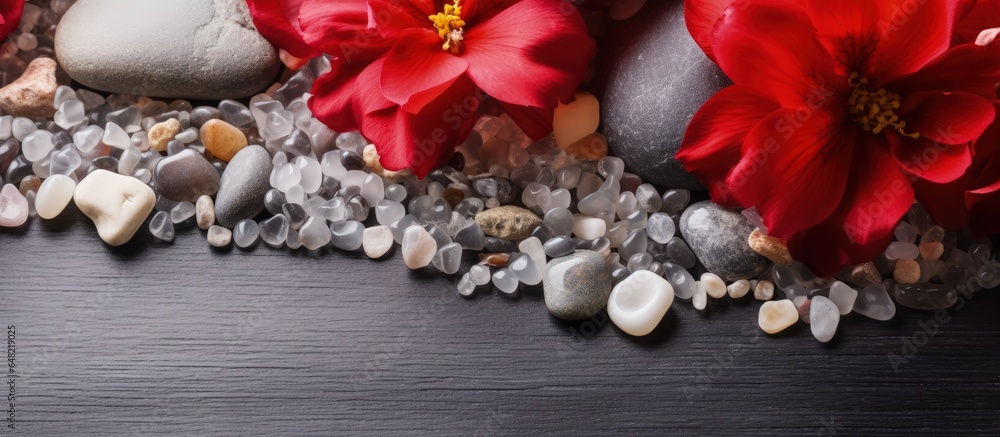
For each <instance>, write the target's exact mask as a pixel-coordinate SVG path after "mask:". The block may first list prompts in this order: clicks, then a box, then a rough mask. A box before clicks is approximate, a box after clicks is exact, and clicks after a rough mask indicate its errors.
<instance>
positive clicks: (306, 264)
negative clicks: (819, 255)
mask: <svg viewBox="0 0 1000 437" xmlns="http://www.w3.org/2000/svg"><path fill="white" fill-rule="evenodd" d="M72 208H73V207H72V206H71V209H72ZM141 232H142V233H141V234H140V236H139V237H137V238H136V239H135V240H134V241H133V242H132V243H130V244H129V245H128V246H127V247H124V248H118V249H113V248H109V247H107V246H105V245H103V244H102V243H101V242H100V241H99V240H98V238H97V236H96V232H95V231H94V230H93V225H92V224H91V223H90V222H89V221H87V220H86V219H85V218H83V217H82V216H81V215H80V214H79V212H78V211H76V210H75V209H73V210H70V211H67V212H66V213H64V215H63V216H62V217H60V218H59V219H58V220H56V221H55V222H50V223H41V222H39V221H37V220H35V221H34V222H32V224H31V226H30V228H28V229H27V230H23V231H14V232H11V231H5V232H0V265H2V266H3V280H2V284H3V285H2V292H0V324H2V325H4V326H6V325H15V326H16V331H17V362H18V370H19V373H20V380H19V381H18V385H17V390H18V391H17V394H18V400H17V420H18V421H17V430H15V431H13V432H11V431H10V430H9V429H7V428H3V432H0V435H149V434H169V435H209V434H211V435H277V434H294V435H330V434H336V435H342V434H378V435H387V434H392V435H396V434H431V435H494V434H538V433H539V432H549V433H559V434H608V433H616V434H618V433H623V434H662V433H663V432H674V433H684V434H692V433H696V432H698V433H710V434H762V435H774V434H776V433H779V434H804V435H848V434H872V433H887V432H896V433H904V434H913V433H926V434H959V433H987V434H994V435H995V434H997V433H998V432H1000V370H998V369H1000V367H998V363H1000V341H998V339H1000V323H998V322H997V314H998V312H1000V297H998V296H997V293H996V292H984V293H980V294H979V295H977V296H976V298H975V299H974V300H973V301H971V302H969V304H968V305H967V306H965V307H964V308H962V309H961V310H958V311H953V312H952V316H954V317H953V318H952V319H951V320H950V321H948V322H947V323H944V324H943V326H941V327H940V328H939V329H938V330H937V332H936V333H935V334H933V335H924V334H919V333H920V332H923V328H922V327H921V326H922V324H924V325H926V324H927V323H928V322H929V321H932V320H933V319H934V317H933V315H932V314H927V313H918V312H912V311H907V310H901V311H900V313H899V314H898V315H897V317H896V319H895V320H893V321H892V322H890V323H879V322H875V321H872V320H867V319H864V318H862V317H859V316H849V317H848V319H847V320H845V321H844V322H843V323H842V325H841V328H840V332H839V333H838V335H837V337H836V338H835V340H834V341H833V342H832V343H831V344H828V345H822V344H819V343H817V342H816V341H815V340H814V339H813V338H812V336H811V335H810V334H809V331H808V326H806V325H801V324H800V325H798V326H796V327H795V328H794V329H792V330H791V332H788V333H785V334H782V335H778V336H775V337H768V336H766V335H764V334H762V333H761V332H760V331H759V329H758V328H757V327H756V317H757V308H758V304H757V303H755V302H752V301H747V300H744V301H739V302H731V301H728V300H724V301H719V302H711V303H710V305H709V308H708V310H707V311H705V312H704V313H699V312H697V311H695V310H694V309H692V308H691V306H690V305H689V304H684V303H682V304H677V305H675V306H673V307H672V309H671V310H670V312H669V314H668V316H667V318H666V319H665V321H664V322H663V323H662V324H661V326H660V327H659V328H658V329H657V331H656V332H655V333H654V335H653V336H651V337H649V338H643V339H635V338H630V337H628V336H626V335H624V334H623V333H622V332H620V331H619V330H617V329H616V328H615V327H614V326H612V325H611V324H610V323H608V322H607V320H606V318H604V317H598V318H596V319H595V320H592V321H586V322H582V323H565V322H561V321H558V320H556V319H554V318H552V317H551V316H549V315H548V313H547V312H546V310H545V306H544V303H543V302H542V301H541V294H540V292H539V291H537V290H535V291H530V292H526V293H524V294H523V295H522V296H521V297H520V298H519V299H514V300H512V299H507V298H503V297H500V296H498V295H496V294H494V293H485V294H480V295H479V296H478V297H476V298H473V299H469V300H466V299H463V298H461V297H459V296H458V295H457V293H456V292H455V284H456V282H457V278H444V277H441V276H438V275H436V274H434V273H430V272H410V271H408V270H407V269H406V268H405V267H404V266H403V264H402V261H401V260H400V259H399V258H400V256H399V253H398V250H397V252H396V253H395V254H394V256H393V257H392V258H390V259H388V260H384V261H381V262H375V261H370V260H367V259H364V257H363V256H361V255H358V254H348V253H342V252H335V251H329V252H326V253H323V254H318V255H316V254H312V255H311V254H308V253H305V252H298V251H297V252H292V253H289V252H288V251H284V250H276V249H271V248H268V247H264V246H261V247H257V248H256V250H254V251H251V252H244V251H240V250H230V251H215V250H212V249H210V248H209V247H208V245H207V243H206V242H205V240H204V236H203V235H202V232H201V231H199V230H197V229H187V230H180V231H178V237H177V241H176V242H175V243H173V244H161V243H156V242H153V241H151V237H148V236H147V235H146V232H145V231H141ZM906 339H915V340H917V342H918V343H923V345H922V346H919V347H917V348H916V353H915V355H913V356H912V357H910V358H909V359H908V361H907V362H906V363H903V364H901V365H899V366H897V368H896V369H894V368H893V366H892V365H891V362H890V360H889V358H888V357H889V354H892V353H895V354H902V353H903V348H904V342H905V341H906Z"/></svg>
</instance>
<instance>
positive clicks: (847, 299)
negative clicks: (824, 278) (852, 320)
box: [830, 281, 858, 316]
mask: <svg viewBox="0 0 1000 437" xmlns="http://www.w3.org/2000/svg"><path fill="white" fill-rule="evenodd" d="M857 299H858V291H857V290H855V289H853V288H851V286H850V285H847V284H845V283H843V282H840V281H834V283H833V285H831V286H830V300H831V301H832V302H833V303H834V304H836V305H837V308H838V309H839V310H840V315H842V316H846V315H848V314H850V313H851V310H852V309H854V301H855V300H857Z"/></svg>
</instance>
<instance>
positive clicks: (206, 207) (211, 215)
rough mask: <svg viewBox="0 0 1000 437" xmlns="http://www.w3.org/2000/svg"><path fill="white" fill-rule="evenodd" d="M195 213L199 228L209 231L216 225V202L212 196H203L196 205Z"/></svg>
mask: <svg viewBox="0 0 1000 437" xmlns="http://www.w3.org/2000/svg"><path fill="white" fill-rule="evenodd" d="M194 213H195V216H196V218H197V220H196V221H197V222H198V227H199V228H201V229H206V230H207V229H208V228H210V227H212V225H214V224H215V202H214V201H213V200H212V197H211V196H208V195H202V196H201V197H198V201H197V202H195V204H194Z"/></svg>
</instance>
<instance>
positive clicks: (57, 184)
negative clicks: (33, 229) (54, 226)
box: [35, 175, 76, 219]
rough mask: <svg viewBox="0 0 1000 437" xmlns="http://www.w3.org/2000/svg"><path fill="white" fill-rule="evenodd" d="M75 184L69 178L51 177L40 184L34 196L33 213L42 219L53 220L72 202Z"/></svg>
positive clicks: (61, 176)
mask: <svg viewBox="0 0 1000 437" xmlns="http://www.w3.org/2000/svg"><path fill="white" fill-rule="evenodd" d="M74 190H76V182H74V181H73V179H71V178H70V177H69V176H64V175H51V176H49V177H48V178H46V179H45V181H44V182H42V186H41V187H39V188H38V193H37V194H36V196H35V211H37V212H38V216H39V217H41V218H43V219H53V218H55V217H56V216H57V215H59V213H61V212H63V210H64V209H66V205H69V201H70V200H73V191H74Z"/></svg>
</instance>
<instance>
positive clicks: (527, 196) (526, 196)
mask: <svg viewBox="0 0 1000 437" xmlns="http://www.w3.org/2000/svg"><path fill="white" fill-rule="evenodd" d="M549 192H550V190H549V187H546V186H544V185H542V184H539V183H537V182H532V183H530V184H528V186H526V187H524V190H523V191H521V202H523V203H524V207H525V208H529V209H532V208H535V207H538V208H540V209H542V210H545V205H546V204H547V203H548V197H549Z"/></svg>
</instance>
